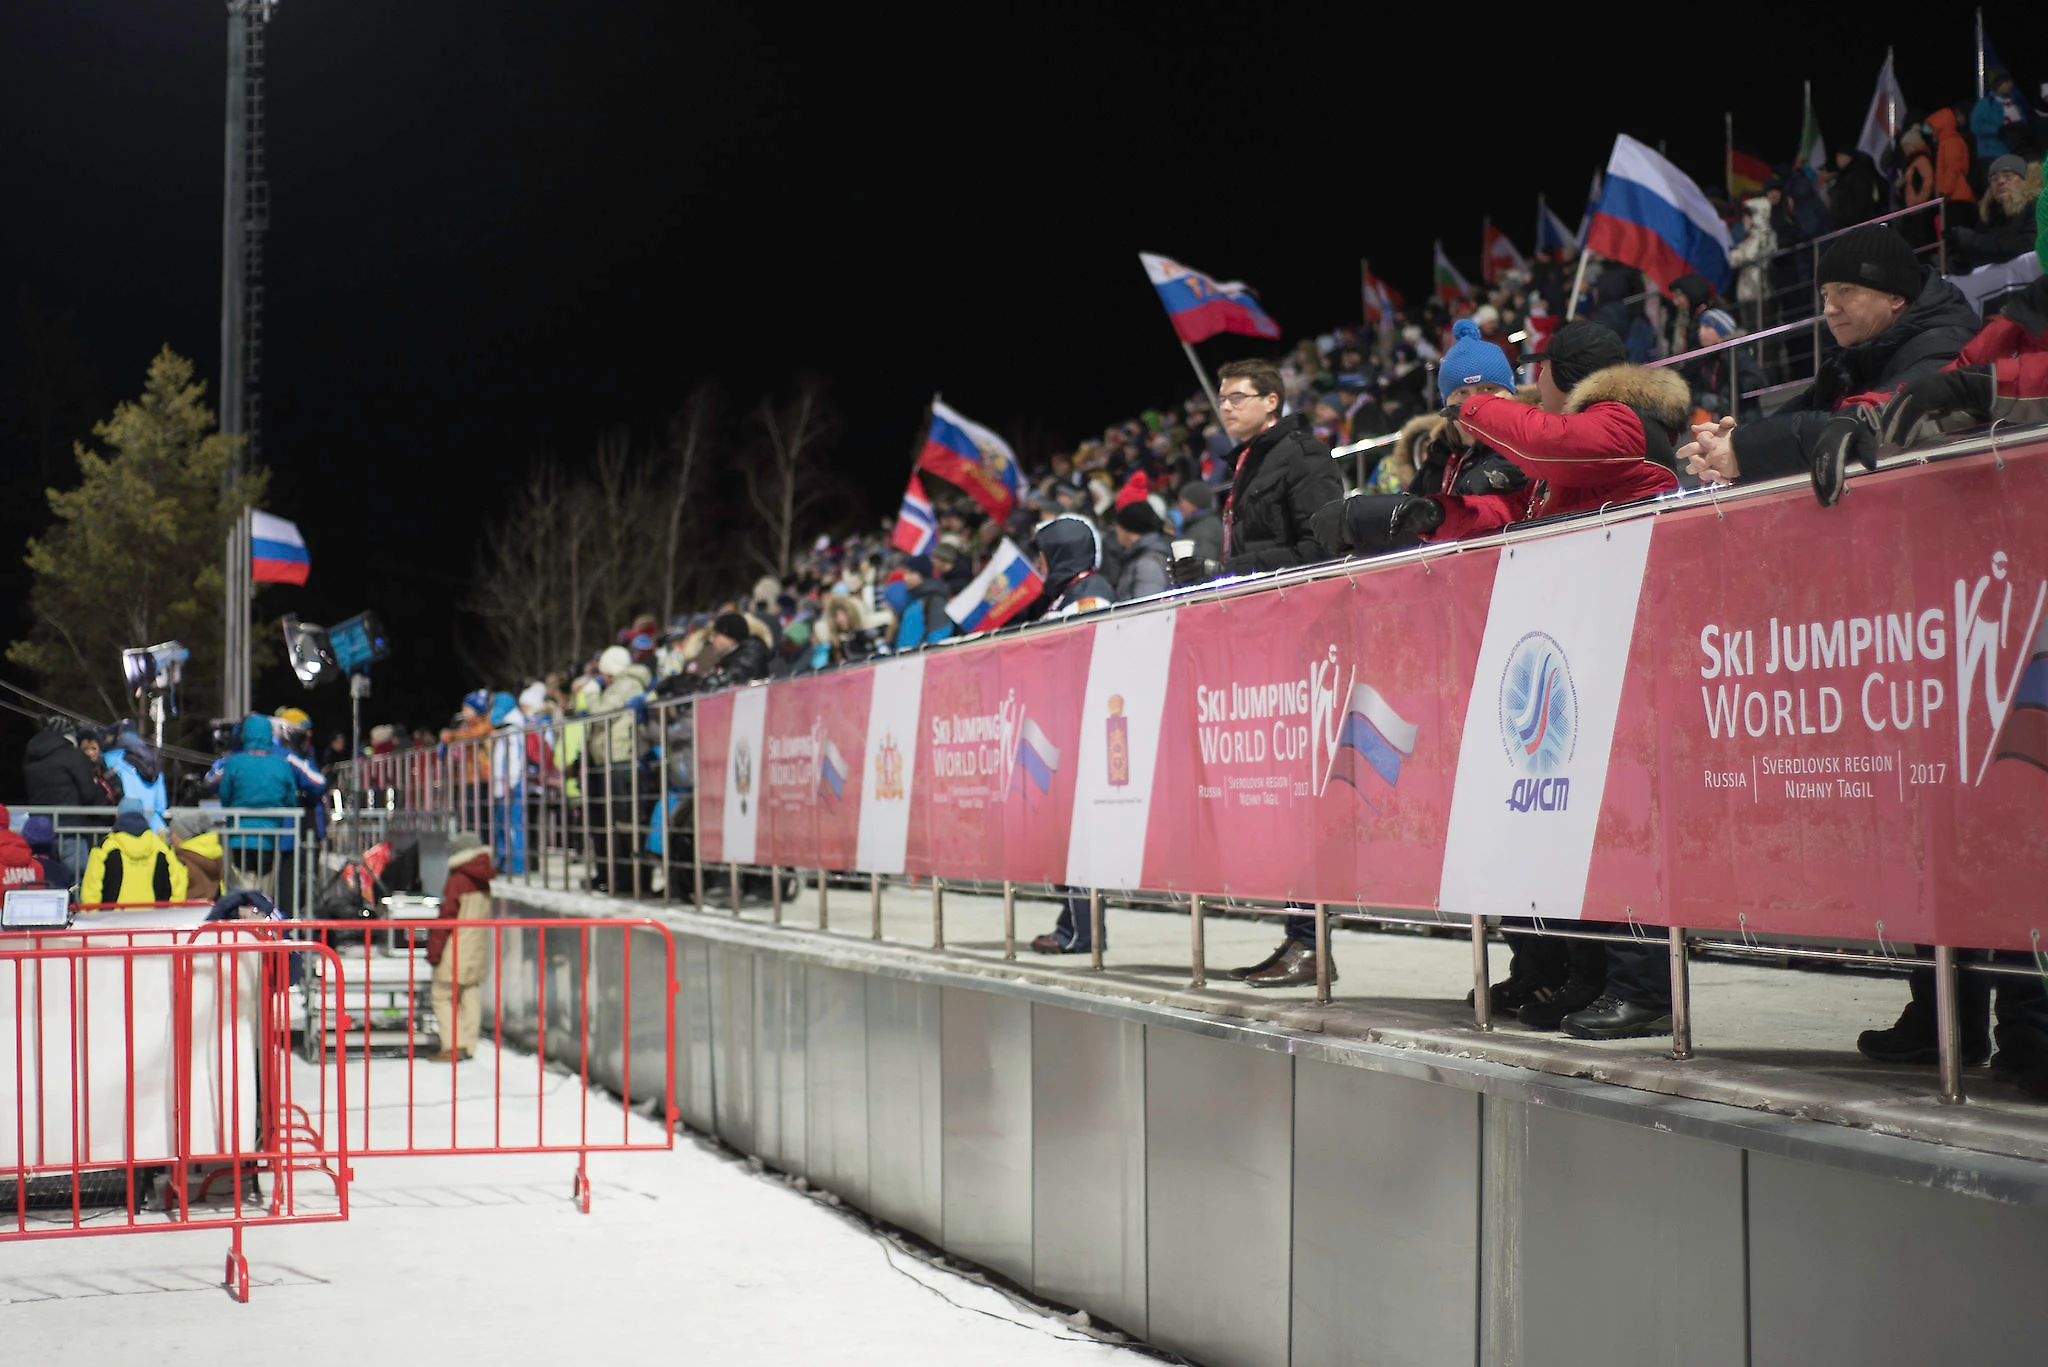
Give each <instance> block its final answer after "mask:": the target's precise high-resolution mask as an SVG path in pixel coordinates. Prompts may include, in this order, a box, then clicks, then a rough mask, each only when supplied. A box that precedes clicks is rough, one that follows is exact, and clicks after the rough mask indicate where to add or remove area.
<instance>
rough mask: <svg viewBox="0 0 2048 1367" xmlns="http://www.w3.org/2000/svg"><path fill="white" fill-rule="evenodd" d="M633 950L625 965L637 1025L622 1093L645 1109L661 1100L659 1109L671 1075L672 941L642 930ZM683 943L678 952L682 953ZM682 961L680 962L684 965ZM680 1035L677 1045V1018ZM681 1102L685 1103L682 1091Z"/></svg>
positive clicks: (632, 939) (630, 937) (629, 937)
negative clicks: (668, 1067) (665, 1075)
mask: <svg viewBox="0 0 2048 1367" xmlns="http://www.w3.org/2000/svg"><path fill="white" fill-rule="evenodd" d="M625 939H626V949H627V951H628V953H627V956H626V964H625V969H626V973H625V980H626V982H627V983H629V984H630V985H631V987H632V996H631V1000H630V1002H629V1003H628V1005H627V1015H626V1018H627V1019H628V1020H629V1021H630V1022H631V1025H632V1029H631V1033H630V1036H629V1038H628V1039H627V1041H626V1043H627V1046H628V1047H627V1048H626V1050H625V1054H624V1059H623V1063H624V1065H625V1066H624V1072H623V1075H622V1076H621V1077H620V1079H619V1080H620V1083H621V1092H622V1094H623V1095H624V1096H625V1098H626V1102H627V1104H628V1105H630V1106H632V1107H634V1108H635V1109H639V1108H641V1107H643V1106H644V1105H645V1104H646V1103H647V1102H648V1101H654V1102H655V1103H656V1104H657V1113H658V1108H659V1103H660V1100H661V1096H662V1093H663V1091H664V1090H665V1089H666V1085H667V1083H666V1079H664V1078H663V1077H662V1075H661V1074H662V1069H663V1067H664V1066H666V1065H667V1064H668V1062H669V1048H670V1045H669V1043H668V1038H667V1031H668V1029H669V1009H670V1007H669V982H670V973H671V965H670V964H669V959H668V946H669V941H668V940H667V939H665V938H664V937H663V936H662V935H660V934H659V933H658V932H655V931H651V930H636V931H631V932H629V933H627V934H626V936H625ZM680 948H681V947H680V945H678V952H679V953H680ZM679 967H680V966H677V968H678V970H679ZM676 1032H677V1036H678V1037H677V1039H676V1041H675V1047H677V1048H680V1047H681V1045H682V1039H681V1034H682V1024H681V1020H680V1018H678V1020H677V1022H676ZM676 1104H678V1105H680V1104H681V1096H680V1094H678V1096H677V1098H676Z"/></svg>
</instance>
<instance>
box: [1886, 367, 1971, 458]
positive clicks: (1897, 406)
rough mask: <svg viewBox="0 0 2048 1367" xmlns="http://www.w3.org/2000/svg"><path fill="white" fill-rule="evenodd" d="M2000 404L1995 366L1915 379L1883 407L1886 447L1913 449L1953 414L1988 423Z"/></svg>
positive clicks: (1944, 371) (1939, 373)
mask: <svg viewBox="0 0 2048 1367" xmlns="http://www.w3.org/2000/svg"><path fill="white" fill-rule="evenodd" d="M1997 401H1998V371H1997V368H1996V367H1994V366H1988V365H1985V366H1969V367H1966V368H1964V369H1961V370H1937V371H1935V372H1934V373H1933V374H1932V375H1920V376H1916V377H1915V378H1913V379H1911V380H1908V381H1907V382H1906V387H1905V388H1903V389H1901V390H1900V391H1899V392H1898V393H1896V394H1894V395H1893V396H1892V400H1891V402H1890V403H1888V404H1886V405H1885V406H1884V419H1883V431H1884V441H1885V445H1887V446H1910V445H1912V444H1913V443H1914V442H1916V441H1919V440H1921V439H1922V438H1924V437H1928V436H1931V435H1933V424H1936V423H1938V422H1940V420H1941V419H1942V418H1944V417H1947V416H1949V415H1950V414H1955V413H1961V414H1967V415H1968V416H1970V417H1972V418H1975V419H1976V420H1977V421H1979V422H1989V421H1991V407H1992V405H1993V404H1994V403H1996V402H1997Z"/></svg>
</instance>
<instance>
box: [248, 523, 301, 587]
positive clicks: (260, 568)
mask: <svg viewBox="0 0 2048 1367" xmlns="http://www.w3.org/2000/svg"><path fill="white" fill-rule="evenodd" d="M312 568H313V558H312V557H311V556H309V555H307V554H306V539H305V538H304V537H302V536H300V535H299V529H298V528H297V527H295V526H293V525H292V524H291V523H289V522H287V521H285V520H284V519H283V518H281V517H273V516H271V515H270V514H269V513H256V512H252V513H250V514H249V578H250V579H251V580H253V581H254V582H256V583H258V584H303V583H305V582H306V575H307V574H308V572H310V571H311V570H312Z"/></svg>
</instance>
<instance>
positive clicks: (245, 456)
mask: <svg viewBox="0 0 2048 1367" xmlns="http://www.w3.org/2000/svg"><path fill="white" fill-rule="evenodd" d="M227 7H228V100H227V106H228V107H227V116H228V117H227V166H226V176H225V177H224V187H223V214H222V225H221V271H220V429H221V431H223V432H225V433H227V434H229V435H231V436H240V437H242V438H243V442H242V445H241V450H240V453H239V454H238V455H237V456H236V457H235V460H234V462H233V463H232V464H231V465H230V466H229V468H228V472H227V475H226V479H227V481H228V487H229V489H230V490H232V489H233V488H234V486H235V484H236V483H238V482H239V481H240V479H241V476H242V473H243V472H244V471H245V470H249V469H252V468H254V466H255V465H256V463H257V461H258V459H259V458H260V457H261V454H262V440H263V424H262V406H261V401H260V400H261V393H262V388H261V382H262V378H263V370H262V358H263V234H264V232H265V231H266V230H267V229H268V228H269V227H270V184H269V181H268V179H267V178H266V176H265V173H264V148H263V142H264V139H263V132H264V129H263V124H264V109H263V40H264V36H265V32H266V30H267V29H268V28H269V26H270V15H271V12H272V11H273V10H274V9H276V8H277V0H227ZM248 522H249V519H248V515H247V514H246V512H245V513H244V514H243V516H242V517H241V518H240V519H239V520H238V521H237V524H236V529H235V530H234V531H233V532H231V533H230V534H229V536H228V545H227V564H226V571H227V592H226V594H225V598H226V602H225V604H224V605H223V612H224V614H225V624H224V625H225V630H224V639H223V641H222V645H223V647H224V649H223V651H222V656H223V665H222V671H221V710H222V712H223V714H224V715H226V716H230V717H239V716H243V715H245V714H246V713H247V712H248V710H249V694H250V682H251V681H250V678H249V596H250V584H249V537H248Z"/></svg>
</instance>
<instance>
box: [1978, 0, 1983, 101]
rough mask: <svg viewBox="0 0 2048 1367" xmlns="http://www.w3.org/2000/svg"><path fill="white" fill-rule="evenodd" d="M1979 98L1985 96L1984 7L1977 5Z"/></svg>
mask: <svg viewBox="0 0 2048 1367" xmlns="http://www.w3.org/2000/svg"><path fill="white" fill-rule="evenodd" d="M1977 98H1978V99H1980V100H1981V99H1983V98H1984V7H1983V6H1982V5H1979V6H1977Z"/></svg>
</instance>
